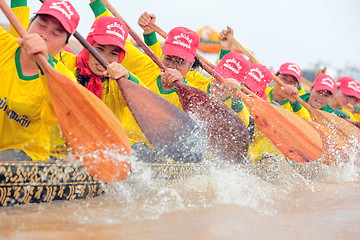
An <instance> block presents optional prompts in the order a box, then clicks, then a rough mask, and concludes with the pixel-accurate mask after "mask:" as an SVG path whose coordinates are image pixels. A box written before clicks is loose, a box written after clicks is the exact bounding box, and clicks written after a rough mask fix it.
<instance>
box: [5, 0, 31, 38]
mask: <svg viewBox="0 0 360 240" xmlns="http://www.w3.org/2000/svg"><path fill="white" fill-rule="evenodd" d="M11 9H12V11H13V12H14V13H15V15H16V17H17V19H19V20H20V22H21V25H22V26H23V27H24V29H28V27H29V18H30V8H29V7H28V6H27V1H26V0H11ZM10 34H11V35H13V36H14V37H17V38H18V37H20V36H19V34H18V33H17V32H16V30H15V28H14V27H13V25H12V24H10Z"/></svg>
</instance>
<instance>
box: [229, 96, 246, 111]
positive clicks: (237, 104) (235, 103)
mask: <svg viewBox="0 0 360 240" xmlns="http://www.w3.org/2000/svg"><path fill="white" fill-rule="evenodd" d="M231 108H232V110H234V111H235V112H236V113H239V112H241V111H242V110H243V109H244V103H243V101H242V100H241V99H240V98H238V99H236V100H234V99H233V100H232V102H231Z"/></svg>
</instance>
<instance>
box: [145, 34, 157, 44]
mask: <svg viewBox="0 0 360 240" xmlns="http://www.w3.org/2000/svg"><path fill="white" fill-rule="evenodd" d="M143 36H144V41H145V43H146V45H148V46H152V45H154V44H155V43H157V41H158V40H157V37H156V32H155V31H154V32H151V33H149V34H144V35H143Z"/></svg>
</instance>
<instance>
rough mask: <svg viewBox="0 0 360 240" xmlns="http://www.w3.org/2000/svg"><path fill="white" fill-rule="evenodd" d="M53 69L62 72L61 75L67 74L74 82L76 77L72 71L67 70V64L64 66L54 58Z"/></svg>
mask: <svg viewBox="0 0 360 240" xmlns="http://www.w3.org/2000/svg"><path fill="white" fill-rule="evenodd" d="M54 64H55V65H54V69H55V70H57V71H58V72H60V73H62V74H63V75H65V76H67V77H68V78H70V79H71V80H73V81H74V82H76V77H75V75H74V73H73V72H72V71H70V70H69V68H68V66H66V65H65V64H64V63H63V62H62V61H59V60H57V59H54Z"/></svg>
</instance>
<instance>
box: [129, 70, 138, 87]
mask: <svg viewBox="0 0 360 240" xmlns="http://www.w3.org/2000/svg"><path fill="white" fill-rule="evenodd" d="M128 79H129V80H130V81H132V82H134V83H137V84H139V79H137V77H135V76H134V75H133V74H131V72H129V78H128Z"/></svg>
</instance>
